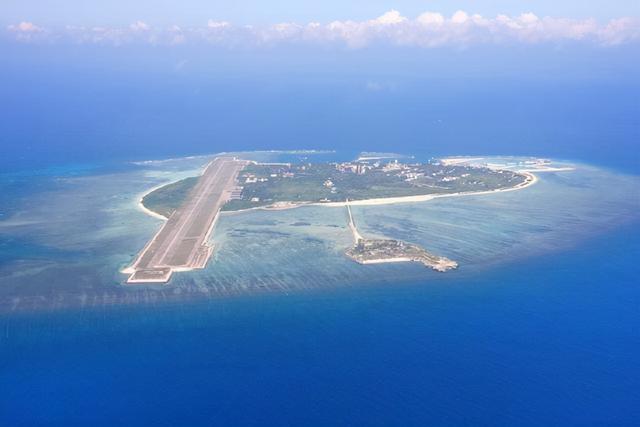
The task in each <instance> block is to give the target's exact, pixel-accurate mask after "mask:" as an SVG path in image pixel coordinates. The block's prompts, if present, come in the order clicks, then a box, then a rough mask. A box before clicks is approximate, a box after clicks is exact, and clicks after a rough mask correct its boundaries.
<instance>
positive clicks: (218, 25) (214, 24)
mask: <svg viewBox="0 0 640 427" xmlns="http://www.w3.org/2000/svg"><path fill="white" fill-rule="evenodd" d="M229 27H231V24H230V23H228V22H227V21H214V20H213V19H209V21H207V28H211V29H222V28H229Z"/></svg>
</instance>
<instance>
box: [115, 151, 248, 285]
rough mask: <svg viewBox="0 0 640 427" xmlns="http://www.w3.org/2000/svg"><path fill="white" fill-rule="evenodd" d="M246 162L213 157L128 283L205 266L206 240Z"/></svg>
mask: <svg viewBox="0 0 640 427" xmlns="http://www.w3.org/2000/svg"><path fill="white" fill-rule="evenodd" d="M245 165H246V162H245V161H242V160H237V159H235V158H232V157H217V158H215V159H214V160H213V161H212V162H211V163H210V164H209V165H208V166H207V168H206V169H205V171H204V173H203V175H202V176H201V177H200V179H199V180H198V183H197V184H196V186H195V187H194V188H193V190H191V192H190V194H189V196H188V197H187V200H186V201H185V202H184V204H183V205H182V206H181V207H180V208H179V209H177V210H176V211H175V212H174V213H173V214H172V215H171V217H170V218H169V220H168V221H167V222H166V223H165V224H164V226H163V227H162V228H161V229H160V231H158V233H157V234H156V235H155V236H154V237H153V239H152V240H151V241H150V242H149V243H148V244H147V245H146V246H145V248H144V249H143V250H142V252H141V253H140V255H139V256H138V258H137V259H136V261H135V263H134V265H133V267H132V268H133V270H135V271H134V272H133V274H131V276H130V277H129V279H128V280H127V283H164V282H168V281H169V279H170V277H171V275H172V273H173V272H175V271H181V270H182V271H185V270H191V269H194V268H204V267H205V266H206V264H207V261H208V260H209V258H210V256H211V252H212V248H211V247H210V246H209V245H208V244H207V240H208V238H209V235H210V234H211V232H212V231H213V227H214V225H215V220H216V219H217V215H218V213H219V212H220V209H221V208H222V206H223V205H224V204H225V202H226V201H227V200H228V199H229V196H230V193H231V190H232V189H233V188H234V187H235V185H236V178H237V176H238V173H239V172H240V170H242V168H243V167H244V166H245Z"/></svg>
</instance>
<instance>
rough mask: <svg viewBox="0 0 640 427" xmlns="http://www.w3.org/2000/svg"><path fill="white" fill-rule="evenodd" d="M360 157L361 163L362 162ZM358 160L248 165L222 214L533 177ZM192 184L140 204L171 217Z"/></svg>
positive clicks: (494, 187)
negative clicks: (224, 212)
mask: <svg viewBox="0 0 640 427" xmlns="http://www.w3.org/2000/svg"><path fill="white" fill-rule="evenodd" d="M363 158H364V160H362V159H363ZM384 160H386V161H383V159H379V158H377V157H374V158H372V157H361V158H359V159H358V160H356V161H351V162H340V163H329V162H327V163H308V162H305V163H295V164H294V163H257V162H250V163H248V164H247V165H246V166H245V167H244V169H243V170H242V171H241V173H240V174H239V176H238V182H237V188H235V191H234V192H233V194H232V195H231V197H230V200H229V201H228V202H227V203H226V204H224V206H223V207H222V210H223V211H239V210H244V209H252V208H260V207H262V208H287V207H293V206H300V205H303V204H312V203H313V204H328V205H332V204H337V205H341V206H343V205H344V202H345V200H350V201H351V203H352V204H355V205H357V204H360V202H362V201H369V202H371V203H369V204H374V203H375V202H376V201H383V202H384V201H385V200H386V201H397V199H399V198H406V200H407V201H419V200H424V199H425V197H432V196H439V195H440V196H441V195H453V194H468V193H479V192H487V191H500V190H505V189H511V188H519V187H521V186H525V185H527V184H528V183H530V182H531V181H532V180H533V179H534V177H533V176H532V175H531V174H528V173H522V172H517V171H510V170H502V169H497V168H489V167H478V166H474V165H461V164H450V163H449V162H447V161H441V160H438V159H434V160H432V161H430V162H426V163H418V162H411V163H405V162H402V161H399V160H398V159H394V160H389V159H384ZM196 182H197V180H194V179H193V178H186V179H184V180H182V181H178V182H176V183H172V184H169V185H167V186H165V187H161V188H159V189H157V190H155V191H152V192H151V193H149V194H147V195H146V196H145V197H144V198H143V199H142V204H143V205H144V206H145V207H146V208H147V209H149V210H151V211H153V212H157V213H159V214H161V215H163V216H166V217H168V216H170V215H171V213H172V212H173V211H174V210H175V209H177V208H178V207H179V206H180V205H181V203H182V202H183V200H184V194H186V193H188V191H189V190H190V189H191V188H192V187H193V186H194V185H195V184H196Z"/></svg>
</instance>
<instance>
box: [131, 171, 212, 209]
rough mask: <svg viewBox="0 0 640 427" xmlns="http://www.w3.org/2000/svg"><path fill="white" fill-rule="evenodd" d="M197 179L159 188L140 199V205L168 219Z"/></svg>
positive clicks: (193, 178)
mask: <svg viewBox="0 0 640 427" xmlns="http://www.w3.org/2000/svg"><path fill="white" fill-rule="evenodd" d="M199 178H200V177H199V176H194V177H190V178H185V179H183V180H180V181H177V182H173V183H171V184H167V185H165V186H164V187H160V188H158V189H157V190H155V191H152V192H151V193H149V194H147V195H146V196H145V197H144V198H143V199H142V204H143V205H144V207H145V208H147V209H149V210H151V211H154V212H156V213H159V214H160V215H163V216H165V217H167V218H169V217H170V216H171V214H172V213H173V212H174V211H175V210H176V209H178V208H179V207H180V205H182V203H183V202H184V201H185V199H186V198H187V195H188V194H189V192H190V191H191V189H192V188H193V187H194V186H195V185H196V183H197V182H198V179H199Z"/></svg>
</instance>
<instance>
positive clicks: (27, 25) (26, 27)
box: [7, 21, 42, 33]
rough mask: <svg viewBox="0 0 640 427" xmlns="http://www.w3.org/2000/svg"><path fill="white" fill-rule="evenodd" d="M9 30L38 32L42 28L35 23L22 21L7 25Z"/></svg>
mask: <svg viewBox="0 0 640 427" xmlns="http://www.w3.org/2000/svg"><path fill="white" fill-rule="evenodd" d="M7 29H8V30H9V31H13V32H20V33H39V32H42V28H40V27H38V26H37V25H35V24H34V23H33V22H25V21H22V22H21V23H19V24H17V25H9V26H8V27H7Z"/></svg>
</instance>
